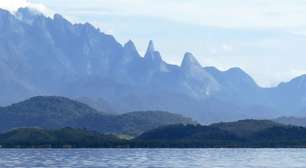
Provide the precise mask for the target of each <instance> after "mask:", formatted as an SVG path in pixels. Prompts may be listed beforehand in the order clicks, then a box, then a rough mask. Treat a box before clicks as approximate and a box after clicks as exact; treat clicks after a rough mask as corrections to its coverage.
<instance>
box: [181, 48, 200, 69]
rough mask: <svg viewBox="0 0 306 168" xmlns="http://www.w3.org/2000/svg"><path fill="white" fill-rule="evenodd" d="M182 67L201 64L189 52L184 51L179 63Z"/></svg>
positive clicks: (187, 67) (198, 66)
mask: <svg viewBox="0 0 306 168" xmlns="http://www.w3.org/2000/svg"><path fill="white" fill-rule="evenodd" d="M181 67H182V68H183V69H190V68H191V67H197V68H202V65H201V64H200V63H199V62H198V60H197V59H196V58H195V57H194V56H193V54H191V53H190V52H187V53H185V55H184V58H183V61H182V63H181Z"/></svg>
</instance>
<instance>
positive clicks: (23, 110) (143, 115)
mask: <svg viewBox="0 0 306 168" xmlns="http://www.w3.org/2000/svg"><path fill="white" fill-rule="evenodd" d="M179 123H182V124H192V123H195V122H194V121H193V120H191V119H190V118H186V117H183V116H181V115H178V114H172V113H168V112H160V111H147V112H144V111H143V112H131V113H126V114H123V115H110V114H108V113H107V112H101V111H97V110H96V109H93V108H91V107H89V106H88V105H86V104H83V103H80V102H77V101H74V100H71V99H68V98H64V97H56V96H47V97H44V96H39V97H33V98H30V99H28V100H25V101H23V102H20V103H16V104H13V105H11V106H7V107H3V108H0V132H6V131H8V130H10V129H15V128H24V127H38V128H46V129H58V128H65V127H72V128H86V129H88V130H92V131H99V132H103V133H112V134H127V135H138V134H140V133H142V132H144V131H147V130H150V129H153V128H157V127H160V126H164V125H170V124H179Z"/></svg>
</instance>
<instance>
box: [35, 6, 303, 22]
mask: <svg viewBox="0 0 306 168" xmlns="http://www.w3.org/2000/svg"><path fill="white" fill-rule="evenodd" d="M36 1H40V2H42V0H36ZM45 2H47V3H50V4H53V5H55V6H57V5H60V4H62V0H52V2H51V0H45ZM65 2H67V4H69V5H67V6H65V7H62V8H65V9H68V10H69V11H72V12H75V13H82V14H99V13H101V12H102V13H103V14H105V13H109V14H113V15H137V16H139V15H140V16H150V17H159V18H163V19H170V20H175V21H179V22H186V23H192V24H196V25H209V26H217V27H231V28H237V27H238V28H246V27H247V28H254V27H255V28H275V27H276V28H296V27H306V22H305V20H306V10H305V8H306V0H290V1H289V0H277V1H276V0H252V1H251V0H248V1H246V0H231V1H229V0H214V1H211V0H188V1H182V0H167V1H165V0H65ZM58 7H59V8H61V7H60V6H58Z"/></svg>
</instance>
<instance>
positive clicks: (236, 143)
mask: <svg viewBox="0 0 306 168" xmlns="http://www.w3.org/2000/svg"><path fill="white" fill-rule="evenodd" d="M134 141H135V144H134V145H135V146H137V147H192V148H195V147H205V148H206V147H218V148H223V147H242V148H250V147H251V148H253V147H257V148H263V147H264V148H270V147H272V148H275V147H277V148H280V147H286V148H287V147H303V148H304V147H306V128H303V127H294V126H285V125H280V124H275V123H273V122H269V121H263V120H243V121H238V122H231V123H218V124H213V125H212V126H201V125H172V126H165V127H161V128H157V129H154V130H151V131H148V132H145V133H143V134H142V135H140V136H139V137H137V138H136V139H135V140H134Z"/></svg>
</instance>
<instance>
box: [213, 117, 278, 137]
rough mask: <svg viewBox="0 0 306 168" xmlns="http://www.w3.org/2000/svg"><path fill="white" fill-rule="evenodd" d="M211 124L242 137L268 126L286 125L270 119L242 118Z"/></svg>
mask: <svg viewBox="0 0 306 168" xmlns="http://www.w3.org/2000/svg"><path fill="white" fill-rule="evenodd" d="M210 126H212V127H216V128H220V129H222V130H225V131H228V132H231V133H234V134H236V135H238V136H241V137H246V136H250V135H252V134H253V133H256V132H258V131H262V130H265V129H267V128H272V127H281V126H284V125H282V124H279V123H276V122H273V121H269V120H240V121H236V122H226V123H216V124H212V125H210Z"/></svg>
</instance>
